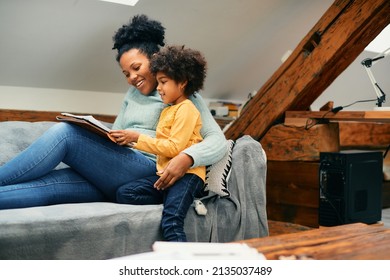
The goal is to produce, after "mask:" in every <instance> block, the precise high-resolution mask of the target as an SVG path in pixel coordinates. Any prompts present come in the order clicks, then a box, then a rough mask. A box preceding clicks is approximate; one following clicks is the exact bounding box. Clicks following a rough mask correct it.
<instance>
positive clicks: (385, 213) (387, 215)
mask: <svg viewBox="0 0 390 280" xmlns="http://www.w3.org/2000/svg"><path fill="white" fill-rule="evenodd" d="M381 223H383V225H384V227H387V228H390V208H385V209H383V210H382V220H381ZM268 227H269V235H270V236H274V235H279V234H285V233H294V232H299V231H305V230H309V229H312V228H310V227H307V226H302V225H297V224H292V223H286V222H279V221H273V220H268Z"/></svg>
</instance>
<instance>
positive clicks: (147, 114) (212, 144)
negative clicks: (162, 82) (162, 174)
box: [113, 87, 227, 167]
mask: <svg viewBox="0 0 390 280" xmlns="http://www.w3.org/2000/svg"><path fill="white" fill-rule="evenodd" d="M190 99H191V101H192V102H193V103H194V104H195V106H196V108H197V109H198V110H199V112H200V114H201V117H202V129H201V134H202V137H203V141H202V142H200V143H198V144H196V145H193V146H191V147H189V148H187V149H186V150H184V151H183V152H184V153H186V154H188V155H189V156H191V157H192V159H193V160H194V164H193V166H192V167H196V166H207V165H211V164H213V163H215V162H217V161H219V160H220V159H221V158H222V157H223V156H224V155H225V153H226V152H227V146H226V145H225V144H224V145H222V144H221V143H226V138H225V135H224V134H223V132H222V131H221V129H220V127H219V126H218V124H217V123H216V121H215V120H214V118H213V116H212V115H211V113H210V111H209V109H208V107H207V105H206V103H205V102H204V100H203V98H202V97H201V96H200V94H196V95H195V96H192V97H191V98H190ZM165 106H166V105H165V104H164V103H163V102H162V100H161V98H160V95H159V94H158V92H157V91H153V92H152V93H150V94H149V95H148V96H145V95H143V94H142V93H140V92H139V91H138V90H137V89H136V88H134V87H130V88H129V90H128V92H127V94H126V96H125V98H124V101H123V103H122V108H121V110H120V112H119V114H118V116H117V117H116V120H115V122H114V125H113V129H131V130H135V131H138V132H140V133H143V134H147V135H149V136H152V137H155V135H156V127H157V123H158V120H159V117H160V113H161V111H162V109H163V108H165ZM147 156H148V157H150V158H152V159H153V160H155V156H154V155H150V154H147Z"/></svg>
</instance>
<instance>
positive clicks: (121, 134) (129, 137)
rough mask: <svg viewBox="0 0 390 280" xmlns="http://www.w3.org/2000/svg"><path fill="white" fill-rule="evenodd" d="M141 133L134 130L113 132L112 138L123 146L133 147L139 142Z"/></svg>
mask: <svg viewBox="0 0 390 280" xmlns="http://www.w3.org/2000/svg"><path fill="white" fill-rule="evenodd" d="M139 135H140V133H139V132H136V131H133V130H111V131H110V136H111V137H112V138H114V140H115V142H116V143H117V144H118V145H121V146H131V145H132V143H134V142H137V141H138V137H139Z"/></svg>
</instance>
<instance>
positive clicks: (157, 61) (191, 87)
mask: <svg viewBox="0 0 390 280" xmlns="http://www.w3.org/2000/svg"><path fill="white" fill-rule="evenodd" d="M150 69H151V72H152V73H154V74H155V75H156V78H157V82H158V85H157V90H158V92H159V94H160V96H161V99H162V100H163V102H164V103H165V104H168V105H169V106H168V107H167V108H165V109H164V110H163V111H162V112H161V115H160V120H159V122H158V125H157V129H156V137H155V138H153V137H151V136H148V135H147V134H141V133H140V132H137V131H128V134H127V141H128V142H132V143H133V147H134V148H135V149H138V150H141V151H144V152H148V153H152V154H156V155H157V174H156V175H154V176H149V177H145V178H143V179H139V180H137V181H134V182H130V183H129V184H127V185H125V186H122V187H120V188H119V189H118V191H117V201H118V202H120V203H128V204H160V203H163V204H164V210H163V214H162V221H161V226H162V230H163V236H164V239H165V240H167V241H181V242H185V241H187V238H186V235H185V233H184V219H185V217H186V214H187V211H188V209H189V207H190V206H191V204H192V202H193V201H194V197H195V196H197V195H201V194H202V191H203V186H204V180H205V173H206V170H205V167H204V166H198V167H195V168H191V169H189V170H188V171H187V172H186V174H185V175H184V176H183V177H182V178H181V179H180V180H178V181H176V183H175V184H174V185H173V186H172V187H170V188H169V189H166V190H161V189H160V188H159V187H158V185H155V183H156V181H157V180H158V179H159V175H160V173H161V172H162V171H163V170H164V168H165V167H166V165H167V164H168V163H169V161H170V159H172V158H173V157H175V156H176V155H178V154H179V153H180V152H181V151H183V150H184V149H186V148H188V147H190V146H192V145H194V144H196V143H199V142H201V141H202V136H201V134H200V129H201V127H202V122H201V117H200V113H199V111H198V110H197V109H196V107H195V105H194V104H193V103H192V102H191V101H190V100H189V99H188V98H189V97H190V96H191V95H193V94H194V93H195V92H196V91H198V90H200V89H202V88H203V83H204V79H205V76H206V61H205V59H204V57H203V56H202V54H201V53H200V52H198V51H195V50H192V49H188V48H187V49H186V48H184V47H177V46H170V47H165V48H163V49H162V50H160V52H158V53H156V54H155V55H154V56H153V57H152V59H151V62H150ZM111 134H112V136H113V137H117V135H116V131H115V130H114V131H112V132H111Z"/></svg>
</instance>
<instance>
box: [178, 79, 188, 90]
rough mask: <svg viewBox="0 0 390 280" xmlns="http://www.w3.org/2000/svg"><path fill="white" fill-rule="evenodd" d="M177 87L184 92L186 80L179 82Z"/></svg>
mask: <svg viewBox="0 0 390 280" xmlns="http://www.w3.org/2000/svg"><path fill="white" fill-rule="evenodd" d="M179 84H180V85H179V88H180V90H181V91H182V92H184V89H185V88H186V86H187V84H188V81H184V82H180V83H179Z"/></svg>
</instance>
